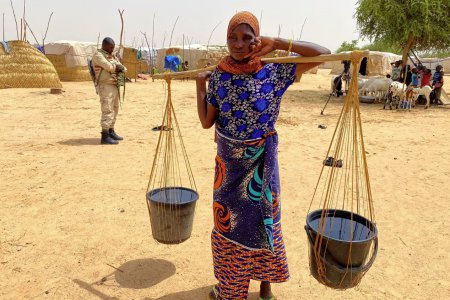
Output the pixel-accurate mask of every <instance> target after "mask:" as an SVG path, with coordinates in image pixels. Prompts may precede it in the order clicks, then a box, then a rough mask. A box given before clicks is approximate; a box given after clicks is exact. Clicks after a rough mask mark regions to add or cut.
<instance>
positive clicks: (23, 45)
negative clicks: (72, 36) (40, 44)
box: [0, 41, 62, 89]
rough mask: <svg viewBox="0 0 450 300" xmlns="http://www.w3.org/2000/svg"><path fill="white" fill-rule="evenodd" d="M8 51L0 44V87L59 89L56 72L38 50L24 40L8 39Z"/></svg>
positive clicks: (59, 84) (59, 83)
mask: <svg viewBox="0 0 450 300" xmlns="http://www.w3.org/2000/svg"><path fill="white" fill-rule="evenodd" d="M8 45H9V50H10V51H9V53H8V51H7V50H6V49H5V48H4V47H3V46H1V45H0V65H1V66H0V88H54V89H60V88H61V87H62V86H61V82H60V81H59V77H58V73H56V70H55V67H54V66H53V65H52V63H51V62H50V61H49V60H48V59H47V58H46V57H45V55H44V54H42V53H41V52H40V51H39V50H37V49H36V48H34V47H33V46H32V45H30V44H29V43H27V42H24V41H9V42H8Z"/></svg>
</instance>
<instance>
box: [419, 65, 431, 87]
mask: <svg viewBox="0 0 450 300" xmlns="http://www.w3.org/2000/svg"><path fill="white" fill-rule="evenodd" d="M426 85H428V86H431V70H430V69H426V68H425V71H424V73H423V75H422V81H421V83H420V87H424V86H426Z"/></svg>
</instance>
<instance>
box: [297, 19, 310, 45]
mask: <svg viewBox="0 0 450 300" xmlns="http://www.w3.org/2000/svg"><path fill="white" fill-rule="evenodd" d="M306 20H308V17H306V18H305V21H303V25H302V29H301V30H300V36H299V37H298V40H299V41H300V40H301V39H302V35H303V27H305V24H306Z"/></svg>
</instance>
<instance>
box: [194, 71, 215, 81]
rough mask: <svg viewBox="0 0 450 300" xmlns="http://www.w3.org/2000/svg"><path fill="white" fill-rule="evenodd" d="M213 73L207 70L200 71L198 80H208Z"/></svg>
mask: <svg viewBox="0 0 450 300" xmlns="http://www.w3.org/2000/svg"><path fill="white" fill-rule="evenodd" d="M211 74H212V72H211V71H205V72H201V73H198V75H197V80H199V81H202V82H206V81H207V80H208V79H209V77H211Z"/></svg>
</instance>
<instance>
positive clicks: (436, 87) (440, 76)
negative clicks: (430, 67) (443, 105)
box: [432, 65, 444, 105]
mask: <svg viewBox="0 0 450 300" xmlns="http://www.w3.org/2000/svg"><path fill="white" fill-rule="evenodd" d="M432 85H433V91H434V95H435V98H434V101H433V103H435V104H436V105H437V104H439V103H440V101H441V92H442V86H443V85H444V71H442V66H441V65H437V66H436V71H435V72H434V74H433V84H432Z"/></svg>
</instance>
